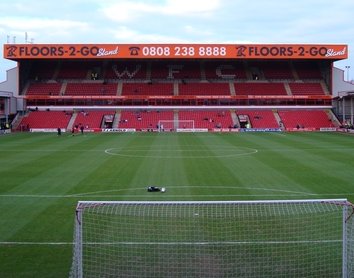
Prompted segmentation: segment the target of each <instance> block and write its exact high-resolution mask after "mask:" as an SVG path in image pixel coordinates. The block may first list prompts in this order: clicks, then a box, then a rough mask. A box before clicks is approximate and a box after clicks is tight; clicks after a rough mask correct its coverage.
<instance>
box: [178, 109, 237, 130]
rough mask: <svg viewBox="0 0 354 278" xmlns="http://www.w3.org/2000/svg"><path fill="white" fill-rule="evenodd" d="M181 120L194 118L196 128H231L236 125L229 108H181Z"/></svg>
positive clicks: (179, 116)
mask: <svg viewBox="0 0 354 278" xmlns="http://www.w3.org/2000/svg"><path fill="white" fill-rule="evenodd" d="M178 119H179V120H184V121H186V120H194V126H195V128H207V129H209V130H212V129H214V128H230V127H233V126H234V123H233V120H232V117H231V112H230V111H229V110H188V111H186V110H181V111H179V113H178Z"/></svg>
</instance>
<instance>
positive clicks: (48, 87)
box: [26, 83, 62, 96]
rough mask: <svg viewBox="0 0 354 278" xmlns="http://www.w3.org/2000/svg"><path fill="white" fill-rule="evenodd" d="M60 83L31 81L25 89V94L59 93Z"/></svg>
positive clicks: (50, 94)
mask: <svg viewBox="0 0 354 278" xmlns="http://www.w3.org/2000/svg"><path fill="white" fill-rule="evenodd" d="M61 86H62V84H61V83H31V84H30V85H29V87H28V89H27V93H26V94H27V95H46V96H48V95H49V96H52V95H59V93H60V89H61Z"/></svg>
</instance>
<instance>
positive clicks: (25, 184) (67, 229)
mask: <svg viewBox="0 0 354 278" xmlns="http://www.w3.org/2000/svg"><path fill="white" fill-rule="evenodd" d="M0 147H1V155H0V277H67V276H68V275H69V271H70V266H71V261H72V240H73V225H74V212H75V207H76V204H77V202H78V201H79V200H121V201H133V200H144V201H145V200H159V201H167V200H185V201H189V200H195V201H201V200H213V201H220V200H284V199H321V198H326V199H331V198H336V199H337V198H347V199H348V200H349V201H351V202H354V137H353V136H350V135H346V134H338V133H316V132H314V133H302V132H301V133H235V134H230V133H227V134H226V133H225V134H223V133H193V134H189V133H159V134H157V133H135V134H128V133H120V134H109V133H107V134H104V133H101V134H84V135H81V134H80V135H76V136H71V135H69V134H62V135H61V136H57V135H56V134H27V133H23V134H11V135H5V136H1V137H0ZM148 186H158V187H165V188H166V189H167V191H166V193H161V192H147V190H146V188H147V187H148Z"/></svg>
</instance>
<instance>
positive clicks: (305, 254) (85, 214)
mask: <svg viewBox="0 0 354 278" xmlns="http://www.w3.org/2000/svg"><path fill="white" fill-rule="evenodd" d="M353 214H354V206H353V205H352V204H351V203H350V202H348V201H347V200H345V199H329V200H328V199H325V200H292V201H288V200H286V201H279V200H277V201H200V202H197V201H163V202H158V201H151V202H148V201H132V202H128V201H97V202H94V201H83V202H79V203H78V205H77V209H76V214H75V230H74V234H75V235H74V247H73V262H72V267H71V272H70V277H79V278H81V277H116V276H119V277H244V276H247V277H343V278H344V277H345V278H347V277H354V215H353Z"/></svg>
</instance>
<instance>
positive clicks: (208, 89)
mask: <svg viewBox="0 0 354 278" xmlns="http://www.w3.org/2000/svg"><path fill="white" fill-rule="evenodd" d="M178 88H179V95H230V86H229V83H189V82H187V83H182V84H179V87H178Z"/></svg>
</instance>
